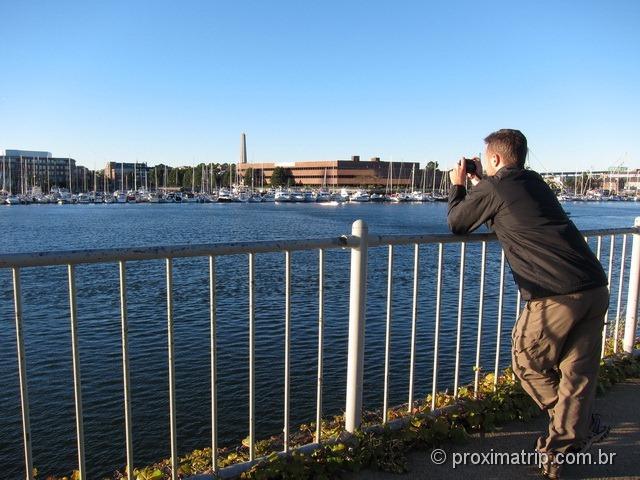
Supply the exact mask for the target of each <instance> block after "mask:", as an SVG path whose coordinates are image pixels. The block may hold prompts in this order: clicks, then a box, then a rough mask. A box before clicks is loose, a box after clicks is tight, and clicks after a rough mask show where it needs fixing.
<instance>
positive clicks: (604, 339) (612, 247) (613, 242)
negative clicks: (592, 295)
mask: <svg viewBox="0 0 640 480" xmlns="http://www.w3.org/2000/svg"><path fill="white" fill-rule="evenodd" d="M615 246H616V237H615V235H611V241H610V244H609V270H608V273H607V288H608V289H609V296H611V275H612V274H613V254H614V251H615ZM608 326H609V308H607V311H606V312H605V314H604V325H603V327H602V349H601V351H600V358H604V350H605V346H606V344H607V334H608V331H609V329H608V328H607V327H608Z"/></svg>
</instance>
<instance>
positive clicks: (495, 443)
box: [347, 379, 640, 480]
mask: <svg viewBox="0 0 640 480" xmlns="http://www.w3.org/2000/svg"><path fill="white" fill-rule="evenodd" d="M596 411H597V412H599V413H600V414H601V415H602V419H603V421H604V422H605V423H607V424H609V425H611V426H612V429H611V433H610V434H609V437H608V438H606V439H605V440H604V441H602V442H601V443H599V444H596V445H594V446H593V447H592V448H591V451H590V453H591V461H592V464H591V465H565V467H564V470H563V475H562V478H563V479H564V478H567V479H578V478H580V479H585V478H588V479H598V478H603V479H604V478H616V479H640V379H629V380H626V381H625V382H622V383H619V384H617V385H614V386H613V387H612V388H611V389H610V390H609V391H608V392H607V393H606V394H605V395H604V396H602V397H598V398H597V400H596ZM547 420H548V417H547V415H541V416H540V417H538V418H536V419H534V420H532V421H530V422H527V423H523V422H514V423H510V424H508V425H505V426H503V427H502V428H501V429H499V430H497V431H495V432H493V433H491V434H487V435H486V436H485V438H480V436H479V435H474V436H473V437H472V440H471V441H470V442H469V443H467V444H465V445H445V446H443V447H442V449H443V450H444V453H445V454H446V461H445V462H444V464H442V465H436V464H435V463H434V462H433V461H432V460H431V454H432V450H423V451H415V452H411V453H410V454H409V455H408V460H409V461H408V465H409V469H410V471H409V473H406V474H402V475H398V474H392V473H381V472H375V471H369V470H365V471H362V472H360V473H358V474H352V475H350V476H349V477H347V478H349V480H405V479H406V480H423V479H424V480H427V479H429V480H436V479H446V480H456V479H464V480H469V479H471V478H481V479H524V478H541V477H540V475H539V470H538V467H537V466H536V465H523V464H522V463H523V462H522V461H520V464H517V465H500V464H499V460H500V459H499V458H498V459H497V460H498V461H497V462H496V463H497V464H494V465H469V464H467V465H458V466H456V468H453V457H454V455H455V456H457V457H458V460H460V459H461V458H462V455H464V454H465V453H467V458H468V459H471V460H473V459H474V457H475V458H476V459H479V460H480V461H481V460H482V457H481V454H483V453H484V454H485V457H484V458H485V459H486V458H489V457H487V456H486V455H491V454H492V452H495V453H498V452H499V453H502V452H508V453H510V454H512V455H513V454H514V453H518V454H520V452H521V451H524V452H533V445H534V442H535V440H536V438H537V437H538V436H539V435H540V434H541V433H542V432H544V431H546V429H547ZM599 451H600V453H599ZM473 453H475V454H476V455H474V456H473V457H472V456H471V454H473ZM438 454H441V452H438V453H437V454H434V455H436V456H437V455H438ZM612 454H615V455H614V456H613V455H612ZM599 455H600V458H602V459H605V457H606V459H611V458H613V463H612V464H607V465H602V464H597V465H594V464H593V463H599V461H598V458H599ZM520 458H524V459H525V460H526V454H525V455H523V456H522V457H520ZM467 463H469V461H468V462H467ZM503 463H504V462H503Z"/></svg>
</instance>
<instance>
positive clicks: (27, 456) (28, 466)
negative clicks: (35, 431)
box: [12, 268, 34, 480]
mask: <svg viewBox="0 0 640 480" xmlns="http://www.w3.org/2000/svg"><path fill="white" fill-rule="evenodd" d="M12 271H13V304H14V308H15V317H16V347H17V349H18V375H19V377H20V406H21V410H22V437H23V441H24V462H25V470H26V471H25V478H26V479H27V480H33V479H34V476H33V458H32V455H31V422H30V419H29V392H28V388H27V364H26V359H25V352H24V336H23V334H22V292H21V288H20V269H19V268H13V269H12Z"/></svg>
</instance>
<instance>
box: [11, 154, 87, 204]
mask: <svg viewBox="0 0 640 480" xmlns="http://www.w3.org/2000/svg"><path fill="white" fill-rule="evenodd" d="M81 168H84V167H81ZM79 178H80V177H79V172H78V169H77V167H76V161H75V160H74V159H73V158H70V157H67V158H63V157H54V156H53V155H52V154H51V152H45V151H33V150H0V188H1V189H2V190H5V191H7V192H12V193H14V194H18V193H20V194H26V193H27V192H29V191H31V190H32V189H33V187H39V188H40V189H41V190H42V191H46V192H48V191H50V189H51V187H54V186H59V187H65V188H72V189H77V188H79V187H81V184H80V183H79Z"/></svg>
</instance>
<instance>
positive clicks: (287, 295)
mask: <svg viewBox="0 0 640 480" xmlns="http://www.w3.org/2000/svg"><path fill="white" fill-rule="evenodd" d="M285 304H286V305H285V317H284V448H283V451H284V452H288V451H289V395H290V390H289V381H290V376H289V374H290V372H289V369H290V364H289V342H290V338H289V334H290V329H291V252H290V251H288V250H287V251H286V252H285Z"/></svg>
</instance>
